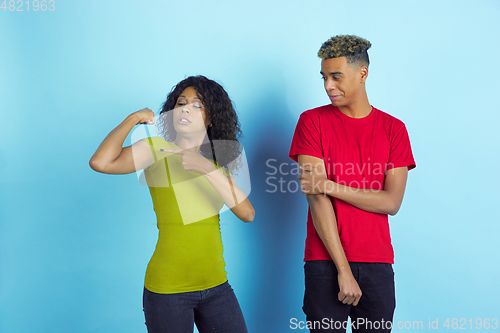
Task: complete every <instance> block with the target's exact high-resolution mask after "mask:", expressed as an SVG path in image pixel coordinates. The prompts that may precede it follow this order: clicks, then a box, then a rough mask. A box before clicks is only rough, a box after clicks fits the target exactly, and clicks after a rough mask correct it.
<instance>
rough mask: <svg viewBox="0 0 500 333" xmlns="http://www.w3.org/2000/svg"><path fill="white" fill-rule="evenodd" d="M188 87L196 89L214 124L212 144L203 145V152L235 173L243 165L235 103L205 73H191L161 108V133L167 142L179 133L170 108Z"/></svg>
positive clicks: (209, 137) (209, 134)
mask: <svg viewBox="0 0 500 333" xmlns="http://www.w3.org/2000/svg"><path fill="white" fill-rule="evenodd" d="M187 87H193V88H194V89H195V90H196V94H197V95H198V98H199V99H200V100H201V102H202V103H203V106H204V107H205V111H206V113H207V118H208V120H209V122H210V124H211V126H209V127H208V129H207V135H208V139H209V141H210V144H203V145H202V146H201V147H200V153H201V154H202V155H203V156H204V157H206V158H208V159H212V160H214V161H215V162H216V163H217V165H218V166H219V167H223V168H225V169H226V170H228V171H229V172H231V173H232V174H236V173H237V172H238V169H239V168H240V167H241V158H240V157H241V156H240V155H241V144H240V140H241V138H242V136H243V134H242V132H241V128H240V122H239V120H238V115H237V114H236V110H235V109H234V105H233V102H232V101H231V99H230V98H229V95H228V94H227V92H226V91H225V90H224V88H223V87H222V86H221V85H220V84H218V83H217V82H215V81H213V80H210V79H208V78H206V77H205V76H203V75H197V76H189V77H187V78H185V79H184V80H182V81H181V82H179V83H177V84H176V85H175V86H174V87H173V88H172V90H171V91H170V93H169V94H168V96H167V100H166V101H165V103H163V106H162V108H161V110H160V117H159V119H158V123H159V128H160V132H161V135H162V136H163V137H164V138H165V140H167V141H174V140H175V137H176V135H177V132H176V131H175V128H174V124H173V113H172V112H168V111H171V110H173V109H174V107H175V105H176V103H177V99H178V98H179V96H180V94H181V93H182V91H184V89H186V88H187ZM162 114H163V115H164V116H163V117H162V116H161V115H162ZM215 152H217V154H215Z"/></svg>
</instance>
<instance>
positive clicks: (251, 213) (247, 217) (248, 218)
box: [241, 209, 255, 223]
mask: <svg viewBox="0 0 500 333" xmlns="http://www.w3.org/2000/svg"><path fill="white" fill-rule="evenodd" d="M254 218H255V210H254V209H252V210H251V211H249V212H248V213H247V214H245V216H244V217H243V218H242V219H241V220H242V221H243V222H245V223H248V222H252V221H253V219H254Z"/></svg>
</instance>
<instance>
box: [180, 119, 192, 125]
mask: <svg viewBox="0 0 500 333" xmlns="http://www.w3.org/2000/svg"><path fill="white" fill-rule="evenodd" d="M177 123H179V124H181V125H188V124H191V121H190V120H189V119H187V118H185V117H180V118H179V120H177Z"/></svg>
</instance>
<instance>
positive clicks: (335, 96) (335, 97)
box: [328, 95, 340, 101]
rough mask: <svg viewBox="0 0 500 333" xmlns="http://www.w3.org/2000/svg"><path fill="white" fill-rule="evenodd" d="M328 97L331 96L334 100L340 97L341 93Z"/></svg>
mask: <svg viewBox="0 0 500 333" xmlns="http://www.w3.org/2000/svg"><path fill="white" fill-rule="evenodd" d="M328 97H330V99H331V100H332V101H333V100H336V99H337V98H339V97H340V95H331V96H330V95H328Z"/></svg>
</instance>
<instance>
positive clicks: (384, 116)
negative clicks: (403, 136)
mask: <svg viewBox="0 0 500 333" xmlns="http://www.w3.org/2000/svg"><path fill="white" fill-rule="evenodd" d="M374 109H377V108H375V107H374ZM377 111H378V113H379V119H380V120H381V121H382V122H383V123H385V124H390V125H392V126H394V127H396V128H399V127H405V124H404V123H403V121H401V120H400V119H398V118H396V117H394V116H393V115H390V114H388V113H387V112H384V111H382V110H380V109H377Z"/></svg>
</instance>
